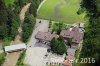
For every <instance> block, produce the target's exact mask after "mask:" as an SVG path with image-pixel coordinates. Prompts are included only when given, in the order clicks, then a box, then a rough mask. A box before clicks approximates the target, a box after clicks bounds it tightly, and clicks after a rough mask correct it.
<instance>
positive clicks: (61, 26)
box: [52, 23, 65, 34]
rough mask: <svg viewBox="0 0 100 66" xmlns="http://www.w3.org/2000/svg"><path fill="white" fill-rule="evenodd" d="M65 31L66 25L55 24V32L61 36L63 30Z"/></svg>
mask: <svg viewBox="0 0 100 66" xmlns="http://www.w3.org/2000/svg"><path fill="white" fill-rule="evenodd" d="M62 29H65V24H63V23H54V24H53V29H52V30H53V31H57V34H60V32H61V30H62Z"/></svg>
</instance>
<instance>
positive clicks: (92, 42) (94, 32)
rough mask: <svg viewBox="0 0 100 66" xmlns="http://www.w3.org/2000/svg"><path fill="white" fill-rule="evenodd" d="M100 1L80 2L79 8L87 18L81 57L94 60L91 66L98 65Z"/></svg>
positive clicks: (99, 56)
mask: <svg viewBox="0 0 100 66" xmlns="http://www.w3.org/2000/svg"><path fill="white" fill-rule="evenodd" d="M99 4H100V0H82V2H81V8H82V9H84V12H86V17H88V23H89V25H88V27H86V32H85V36H84V41H83V48H82V51H81V55H80V58H81V57H89V58H95V60H96V62H95V63H94V64H91V65H93V66H99V65H100V63H99V62H100V51H99V50H100V6H99ZM88 65H89V66H90V64H88Z"/></svg>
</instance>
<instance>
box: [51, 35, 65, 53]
mask: <svg viewBox="0 0 100 66" xmlns="http://www.w3.org/2000/svg"><path fill="white" fill-rule="evenodd" d="M50 46H51V51H52V52H53V53H57V54H60V55H62V54H64V53H65V52H66V46H65V44H64V39H63V38H61V37H60V38H58V39H56V38H53V39H52V41H51V45H50Z"/></svg>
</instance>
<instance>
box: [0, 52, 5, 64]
mask: <svg viewBox="0 0 100 66" xmlns="http://www.w3.org/2000/svg"><path fill="white" fill-rule="evenodd" d="M4 60H5V55H4V53H1V54H0V66H1V65H2V64H3V62H4Z"/></svg>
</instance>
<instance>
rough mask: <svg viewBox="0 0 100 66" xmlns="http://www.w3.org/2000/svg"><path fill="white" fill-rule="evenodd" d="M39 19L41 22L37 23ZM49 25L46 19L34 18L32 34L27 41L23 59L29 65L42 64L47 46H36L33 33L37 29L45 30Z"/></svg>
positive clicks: (41, 65) (40, 65)
mask: <svg viewBox="0 0 100 66" xmlns="http://www.w3.org/2000/svg"><path fill="white" fill-rule="evenodd" d="M40 21H41V23H39V22H40ZM48 27H49V21H48V20H42V19H36V26H35V29H34V31H33V34H32V36H31V38H30V41H29V42H28V47H27V51H26V57H25V60H24V63H25V64H28V65H30V66H44V64H45V63H44V62H43V57H44V56H45V54H46V53H47V48H44V47H36V46H35V44H36V41H37V40H36V39H35V35H36V34H37V32H38V31H42V32H47V31H48Z"/></svg>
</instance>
